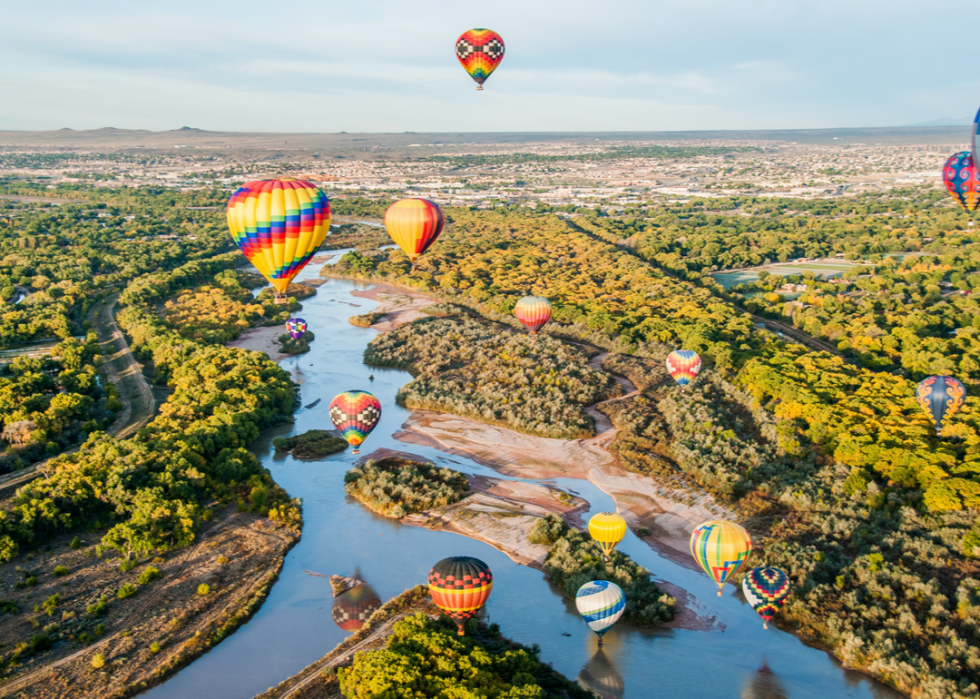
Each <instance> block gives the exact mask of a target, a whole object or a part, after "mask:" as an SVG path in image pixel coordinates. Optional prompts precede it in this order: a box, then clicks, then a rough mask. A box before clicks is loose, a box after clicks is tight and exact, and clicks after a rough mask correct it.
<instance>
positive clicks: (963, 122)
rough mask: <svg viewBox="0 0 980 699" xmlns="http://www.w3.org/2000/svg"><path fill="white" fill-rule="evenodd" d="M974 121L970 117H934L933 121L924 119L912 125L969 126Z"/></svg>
mask: <svg viewBox="0 0 980 699" xmlns="http://www.w3.org/2000/svg"><path fill="white" fill-rule="evenodd" d="M972 123H973V122H972V121H970V120H969V119H963V118H959V119H950V118H946V119H933V120H932V121H923V122H922V123H921V124H911V126H969V125H970V124H972Z"/></svg>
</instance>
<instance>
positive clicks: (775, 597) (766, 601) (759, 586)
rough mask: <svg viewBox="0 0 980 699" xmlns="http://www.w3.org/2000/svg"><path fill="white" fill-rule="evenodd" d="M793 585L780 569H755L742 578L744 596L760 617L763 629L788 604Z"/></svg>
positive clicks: (767, 626)
mask: <svg viewBox="0 0 980 699" xmlns="http://www.w3.org/2000/svg"><path fill="white" fill-rule="evenodd" d="M792 589H793V585H792V584H791V583H790V581H789V576H788V575H787V574H786V573H784V572H783V571H781V570H780V569H779V568H768V567H766V568H753V569H752V570H750V571H749V572H747V573H746V574H745V577H744V578H742V594H744V595H745V599H747V600H748V601H749V604H751V605H752V609H754V610H755V611H756V612H757V613H758V614H759V616H761V617H762V626H763V628H766V629H768V628H769V621H770V620H771V619H772V618H773V617H774V616H775V615H776V612H778V611H779V610H780V609H782V607H783V605H784V604H786V600H787V598H789V593H790V591H791V590H792Z"/></svg>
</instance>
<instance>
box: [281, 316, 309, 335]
mask: <svg viewBox="0 0 980 699" xmlns="http://www.w3.org/2000/svg"><path fill="white" fill-rule="evenodd" d="M286 332H288V333H289V336H290V337H291V338H293V339H294V340H298V339H300V338H301V337H303V335H304V334H306V321H305V320H303V319H302V318H290V319H289V320H287V321H286Z"/></svg>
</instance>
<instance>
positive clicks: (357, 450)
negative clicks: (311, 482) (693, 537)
mask: <svg viewBox="0 0 980 699" xmlns="http://www.w3.org/2000/svg"><path fill="white" fill-rule="evenodd" d="M351 453H352V454H360V453H361V450H360V449H355V450H354V451H352V452H351ZM718 594H719V595H720V594H721V593H720V592H719V593H718Z"/></svg>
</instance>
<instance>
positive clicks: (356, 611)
mask: <svg viewBox="0 0 980 699" xmlns="http://www.w3.org/2000/svg"><path fill="white" fill-rule="evenodd" d="M380 606H381V598H380V597H378V593H377V592H375V591H374V589H373V588H372V587H371V586H370V585H368V584H367V583H361V584H360V585H357V586H356V587H352V588H351V589H350V590H347V592H344V593H343V594H341V595H340V596H339V597H337V599H335V600H334V601H333V607H332V608H331V610H330V613H331V616H333V621H334V623H335V624H336V625H337V626H339V627H340V628H342V629H343V630H344V631H359V630H360V629H362V628H363V627H364V624H366V623H367V620H368V619H370V618H371V615H372V614H374V613H375V612H376V611H377V610H378V608H379V607H380Z"/></svg>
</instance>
